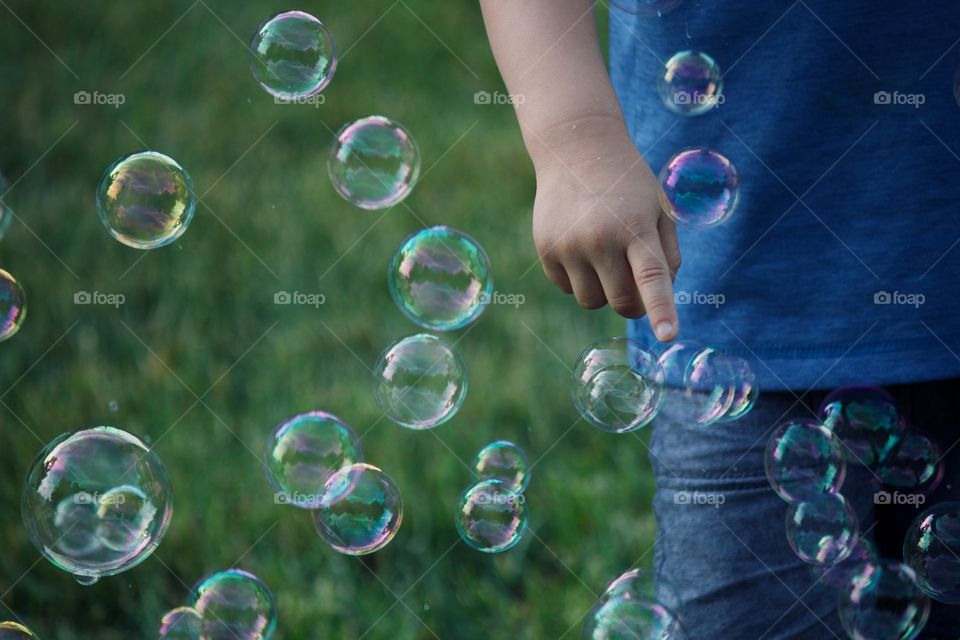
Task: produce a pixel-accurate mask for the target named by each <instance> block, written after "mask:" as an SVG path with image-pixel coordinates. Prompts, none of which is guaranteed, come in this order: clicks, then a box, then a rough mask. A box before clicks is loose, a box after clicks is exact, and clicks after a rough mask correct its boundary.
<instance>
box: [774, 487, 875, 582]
mask: <svg viewBox="0 0 960 640" xmlns="http://www.w3.org/2000/svg"><path fill="white" fill-rule="evenodd" d="M859 531H860V530H859V525H858V523H857V514H856V512H854V510H853V507H852V506H851V505H850V503H849V502H847V500H846V499H845V498H844V497H843V496H841V495H840V494H838V493H827V494H824V495H822V496H817V497H816V498H811V499H810V500H807V501H804V502H799V503H794V504H791V505H790V506H789V508H788V509H787V542H788V543H790V548H791V549H793V552H794V553H795V554H797V557H798V558H800V559H801V560H803V561H804V562H807V563H809V564H818V565H834V564H836V563H838V562H841V561H843V560H845V559H846V558H847V556H849V555H850V551H851V550H852V549H853V546H854V544H855V543H856V540H857V537H858V535H859Z"/></svg>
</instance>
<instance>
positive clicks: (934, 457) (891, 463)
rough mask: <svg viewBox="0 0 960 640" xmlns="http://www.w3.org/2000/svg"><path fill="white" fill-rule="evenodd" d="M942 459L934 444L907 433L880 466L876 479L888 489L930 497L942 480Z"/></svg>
mask: <svg viewBox="0 0 960 640" xmlns="http://www.w3.org/2000/svg"><path fill="white" fill-rule="evenodd" d="M942 458H943V456H942V455H941V454H940V447H938V446H937V444H936V443H935V442H934V441H933V440H931V439H930V438H928V437H927V436H925V435H923V434H921V433H917V432H916V431H912V430H909V429H908V430H906V431H905V435H904V436H903V437H902V438H901V440H900V443H899V445H898V446H897V447H896V449H895V450H894V453H893V454H892V455H890V456H889V457H888V458H887V460H885V461H884V462H882V463H880V465H879V467H878V468H877V475H879V476H880V479H881V480H883V483H884V484H886V485H887V486H890V487H897V488H900V489H914V493H923V494H926V495H929V494H931V493H933V492H934V491H935V490H936V488H937V487H938V486H940V482H941V481H942V480H943V472H944V468H943V459H942Z"/></svg>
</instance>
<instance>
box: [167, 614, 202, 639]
mask: <svg viewBox="0 0 960 640" xmlns="http://www.w3.org/2000/svg"><path fill="white" fill-rule="evenodd" d="M160 637H161V638H165V639H166V640H200V639H201V638H202V637H203V618H202V617H201V616H200V612H199V611H197V610H196V609H194V608H193V607H177V608H176V609H172V610H170V611H167V612H166V613H165V614H163V619H162V620H160Z"/></svg>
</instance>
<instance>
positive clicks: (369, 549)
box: [313, 464, 403, 556]
mask: <svg viewBox="0 0 960 640" xmlns="http://www.w3.org/2000/svg"><path fill="white" fill-rule="evenodd" d="M338 486H339V487H349V488H348V489H343V488H337V487H338ZM326 491H327V492H329V493H332V494H334V495H338V496H339V497H338V498H336V499H335V500H333V501H331V502H330V503H329V504H325V505H323V506H321V507H320V508H319V509H317V510H315V511H313V524H314V528H315V529H316V530H317V533H318V534H320V537H321V538H322V539H323V540H324V542H326V543H327V544H329V545H330V546H331V547H333V549H334V550H335V551H339V552H340V553H345V554H347V555H351V556H363V555H367V554H368V553H373V552H375V551H379V550H380V549H383V548H384V547H385V546H387V544H389V542H390V541H391V540H393V538H394V536H396V535H397V531H399V530H400V523H401V522H402V521H403V501H402V500H401V498H400V489H399V488H398V487H397V485H396V483H395V482H394V481H393V479H392V478H391V477H390V476H388V475H387V474H386V473H384V472H383V471H382V470H380V469H378V468H377V467H375V466H373V465H369V464H355V465H352V466H349V467H346V468H344V469H341V470H340V471H338V472H337V473H335V474H334V475H333V476H332V477H331V478H330V479H329V480H328V481H327V487H326Z"/></svg>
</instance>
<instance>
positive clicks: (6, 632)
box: [0, 621, 37, 640]
mask: <svg viewBox="0 0 960 640" xmlns="http://www.w3.org/2000/svg"><path fill="white" fill-rule="evenodd" d="M36 638H37V636H36V635H35V634H34V633H33V631H30V629H27V628H26V627H25V626H23V625H22V624H20V623H19V622H10V621H7V622H0V640H36Z"/></svg>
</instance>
